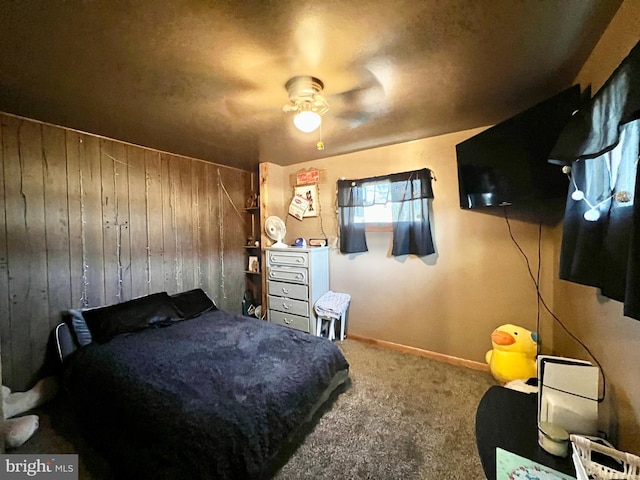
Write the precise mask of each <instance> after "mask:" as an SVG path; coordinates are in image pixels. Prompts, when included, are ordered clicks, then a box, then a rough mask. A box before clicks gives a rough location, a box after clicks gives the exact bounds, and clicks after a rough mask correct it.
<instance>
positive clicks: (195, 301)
mask: <svg viewBox="0 0 640 480" xmlns="http://www.w3.org/2000/svg"><path fill="white" fill-rule="evenodd" d="M170 299H171V302H172V303H173V306H174V308H175V309H176V311H177V312H178V313H180V316H181V317H182V318H185V319H187V318H193V317H197V316H198V315H201V314H203V313H204V312H208V311H209V310H217V307H216V304H215V303H213V300H211V299H210V298H209V297H208V296H207V294H206V293H204V291H203V290H202V289H201V288H194V289H193V290H188V291H186V292H181V293H176V294H175V295H171V296H170Z"/></svg>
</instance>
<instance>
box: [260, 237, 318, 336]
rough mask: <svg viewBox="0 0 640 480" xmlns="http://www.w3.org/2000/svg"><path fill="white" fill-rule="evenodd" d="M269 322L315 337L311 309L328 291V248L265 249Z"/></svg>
mask: <svg viewBox="0 0 640 480" xmlns="http://www.w3.org/2000/svg"><path fill="white" fill-rule="evenodd" d="M266 259H267V306H268V310H269V313H268V318H269V321H270V322H273V323H277V324H280V325H285V326H287V327H291V328H297V329H298V330H302V331H303V332H308V333H314V332H315V329H316V315H315V312H314V310H313V305H314V304H315V302H316V300H318V298H320V297H321V296H322V295H323V294H325V293H326V292H327V291H328V290H329V247H313V248H298V247H291V248H267V249H266Z"/></svg>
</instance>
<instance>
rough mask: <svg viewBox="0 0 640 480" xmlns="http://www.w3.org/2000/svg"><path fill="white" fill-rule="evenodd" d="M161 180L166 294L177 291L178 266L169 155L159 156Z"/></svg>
mask: <svg viewBox="0 0 640 480" xmlns="http://www.w3.org/2000/svg"><path fill="white" fill-rule="evenodd" d="M160 160H161V173H160V175H161V180H162V238H163V245H164V257H163V266H162V272H163V274H164V286H163V290H165V291H167V292H177V291H178V266H177V262H178V260H177V256H178V253H177V250H178V245H177V237H178V229H177V220H176V218H177V211H176V209H177V207H176V205H175V204H176V200H177V193H176V188H177V187H176V181H175V179H174V178H173V176H172V175H171V167H170V165H171V155H168V154H164V153H163V154H161V155H160Z"/></svg>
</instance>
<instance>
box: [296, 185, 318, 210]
mask: <svg viewBox="0 0 640 480" xmlns="http://www.w3.org/2000/svg"><path fill="white" fill-rule="evenodd" d="M295 196H300V197H302V198H304V199H305V200H306V201H307V202H309V206H308V207H307V208H306V209H305V211H304V213H303V215H302V216H303V217H317V216H318V185H316V184H313V185H298V186H297V187H296V189H295Z"/></svg>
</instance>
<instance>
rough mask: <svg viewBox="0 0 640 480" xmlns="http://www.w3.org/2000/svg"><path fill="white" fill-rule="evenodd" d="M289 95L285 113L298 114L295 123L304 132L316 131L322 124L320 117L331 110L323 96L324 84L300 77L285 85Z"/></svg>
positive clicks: (316, 80) (290, 80) (311, 78)
mask: <svg viewBox="0 0 640 480" xmlns="http://www.w3.org/2000/svg"><path fill="white" fill-rule="evenodd" d="M284 87H285V89H286V90H287V92H288V94H289V102H290V103H288V104H286V105H284V106H283V107H282V111H283V112H285V113H290V112H296V115H295V116H294V117H293V123H294V125H295V126H296V128H298V130H301V131H303V132H306V133H309V132H313V131H314V130H316V129H317V128H318V127H319V126H320V123H321V122H322V120H321V118H320V115H323V114H324V113H326V112H327V111H328V110H329V104H328V103H327V100H326V99H325V98H324V97H323V96H322V91H323V90H324V83H322V80H320V79H319V78H316V77H311V76H307V75H298V76H295V77H292V78H290V79H289V80H288V81H287V83H286V84H285V86H284Z"/></svg>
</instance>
